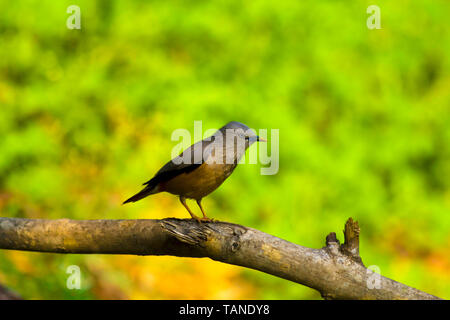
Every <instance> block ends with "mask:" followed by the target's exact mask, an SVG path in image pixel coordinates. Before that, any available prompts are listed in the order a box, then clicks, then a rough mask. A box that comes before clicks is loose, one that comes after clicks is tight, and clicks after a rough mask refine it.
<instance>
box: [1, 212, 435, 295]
mask: <svg viewBox="0 0 450 320" xmlns="http://www.w3.org/2000/svg"><path fill="white" fill-rule="evenodd" d="M344 235H345V243H344V244H342V245H340V244H339V241H338V240H337V238H336V234H335V233H330V234H329V235H328V236H327V237H326V246H325V247H323V248H321V249H312V248H307V247H303V246H300V245H296V244H293V243H291V242H288V241H285V240H283V239H280V238H277V237H274V236H272V235H269V234H266V233H264V232H261V231H258V230H255V229H252V228H247V227H244V226H241V225H237V224H232V223H227V222H207V223H198V222H196V221H195V220H193V219H174V218H168V219H162V220H69V219H60V220H39V219H19V218H0V249H10V250H26V251H39V252H54V253H97V254H132V255H172V256H179V257H209V258H211V259H213V260H217V261H221V262H225V263H229V264H234V265H238V266H243V267H247V268H251V269H255V270H259V271H262V272H265V273H268V274H272V275H274V276H277V277H280V278H284V279H287V280H291V281H294V282H296V283H299V284H302V285H305V286H308V287H310V288H313V289H316V290H318V291H319V292H320V293H321V295H322V297H324V298H325V299H385V300H391V299H439V298H438V297H435V296H432V295H430V294H428V293H425V292H422V291H419V290H417V289H414V288H411V287H408V286H406V285H404V284H401V283H399V282H396V281H394V280H391V279H389V278H386V277H384V276H381V275H379V274H376V273H374V272H372V271H371V270H369V269H367V268H366V267H365V266H364V264H363V262H362V260H361V257H360V256H359V226H358V223H357V222H354V221H353V220H352V219H351V218H350V219H349V220H348V221H347V223H346V225H345V230H344Z"/></svg>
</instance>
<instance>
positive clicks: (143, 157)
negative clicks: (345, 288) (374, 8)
mask: <svg viewBox="0 0 450 320" xmlns="http://www.w3.org/2000/svg"><path fill="white" fill-rule="evenodd" d="M73 4H76V5H79V6H80V8H81V30H69V29H67V27H66V20H67V18H68V17H69V14H67V13H66V9H67V7H68V6H69V5H73ZM371 4H377V5H379V6H380V8H381V27H382V29H380V30H369V29H368V28H367V26H366V20H367V18H368V17H369V14H367V13H366V9H367V7H368V6H369V5H371ZM449 12H450V3H449V2H448V1H444V0H440V1H439V0H436V1H429V0H416V1H396V2H392V1H377V2H376V3H374V2H373V1H370V2H369V1H353V2H350V1H336V0H333V1H331V0H330V1H317V0H314V1H312V0H311V1H298V0H284V1H237V0H223V1H125V0H115V1H109V0H98V1H92V0H90V1H88V0H86V1H77V0H70V1H51V0H41V1H25V0H20V1H6V0H0V215H1V216H5V217H23V218H51V219H57V218H72V219H102V218H113V219H116V218H117V219H118V218H131V219H134V218H163V217H173V216H174V217H179V218H187V217H188V214H187V212H186V211H185V209H184V208H183V207H182V206H181V205H180V204H179V202H178V199H177V198H176V197H174V196H172V195H169V194H159V195H155V196H152V197H150V198H147V199H145V200H143V201H141V202H138V203H136V204H133V205H127V206H121V202H122V201H123V200H125V199H126V198H127V197H129V196H131V195H132V194H134V193H135V192H137V191H138V190H139V187H140V184H141V183H143V182H145V181H146V180H148V179H149V178H150V177H151V176H152V175H153V174H154V173H155V172H156V171H157V170H158V169H159V168H160V166H161V165H163V164H164V163H165V162H166V161H168V160H169V158H170V152H171V150H172V148H173V147H174V146H175V144H176V142H173V141H171V140H170V136H171V133H172V131H173V130H175V129H177V128H186V129H188V130H190V131H192V130H193V123H194V120H202V121H203V129H209V128H218V127H220V126H222V125H224V124H225V123H227V122H228V121H231V120H236V121H241V122H243V123H245V124H247V125H249V126H250V127H252V128H255V129H259V128H267V129H269V130H270V129H279V130H280V170H279V172H278V174H276V175H273V176H262V175H260V168H261V165H243V166H240V167H238V168H237V169H236V171H235V172H234V174H233V175H232V176H231V177H230V179H228V180H227V181H226V183H225V184H224V185H223V186H222V187H221V188H219V189H218V190H217V191H215V192H214V193H213V194H211V195H210V196H209V197H207V198H205V200H204V206H205V208H206V210H207V212H208V215H210V216H211V217H214V218H216V219H219V220H226V221H230V222H234V223H239V224H243V225H246V226H250V227H253V228H257V229H259V230H262V231H265V232H268V233H270V234H273V235H276V236H279V237H281V238H283V239H286V240H289V241H292V242H295V243H298V244H301V245H304V246H309V247H314V248H320V247H322V246H324V242H325V236H326V235H327V234H328V233H329V232H331V231H335V232H337V234H338V237H339V238H340V239H341V240H342V232H341V231H342V229H343V227H344V223H345V221H346V219H347V218H348V217H353V218H354V219H356V220H358V221H359V223H360V226H361V256H362V259H363V261H364V263H365V264H366V265H367V266H369V265H377V266H378V267H379V268H380V270H381V274H383V275H384V276H387V277H390V278H393V279H395V280H397V281H400V282H403V283H405V284H407V285H410V286H413V287H416V288H419V289H421V290H424V291H427V292H429V293H431V294H434V295H438V296H440V297H442V298H447V299H448V298H450V234H449V229H450V215H449V213H450V179H449V177H450V143H449V142H450V54H449V52H450V32H449V31H450V30H449V29H450V28H449V26H450V24H449V23H448V13H449ZM252 148H257V147H256V146H253V147H252ZM192 204H193V203H192ZM193 208H195V206H193ZM70 265H78V266H80V268H81V273H82V289H81V290H68V289H67V288H66V279H67V277H68V274H66V270H67V267H68V266H70ZM0 283H2V284H4V285H6V286H8V287H9V288H11V289H13V290H15V291H16V292H18V293H19V294H21V295H22V296H23V297H24V298H28V299H38V298H43V299H51V298H52V299H55V298H57V299H241V298H245V299H260V298H261V299H320V295H319V294H318V293H317V292H315V291H314V290H312V289H309V288H307V287H303V286H301V285H297V284H294V283H291V282H288V281H286V280H282V279H278V278H275V277H273V276H270V275H267V274H263V273H260V272H257V271H252V270H247V269H243V268H240V267H235V266H229V265H225V264H221V263H219V262H215V261H212V260H210V259H188V258H186V259H185V258H175V257H135V256H107V255H58V254H46V253H29V252H19V251H5V250H3V251H0Z"/></svg>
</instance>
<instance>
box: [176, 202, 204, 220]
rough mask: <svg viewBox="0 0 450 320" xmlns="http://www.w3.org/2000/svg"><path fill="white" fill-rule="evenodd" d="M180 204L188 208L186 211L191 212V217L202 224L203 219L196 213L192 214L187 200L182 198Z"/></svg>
mask: <svg viewBox="0 0 450 320" xmlns="http://www.w3.org/2000/svg"><path fill="white" fill-rule="evenodd" d="M180 202H181V204H182V205H183V206H184V207H185V208H186V210H187V211H188V212H189V214H190V215H191V217H192V219H195V220H197V221H198V222H201V221H202V219H201V218H199V217H197V216H196V215H195V214H194V213H192V211H191V209H189V207H188V206H187V204H186V198H185V197H183V196H180Z"/></svg>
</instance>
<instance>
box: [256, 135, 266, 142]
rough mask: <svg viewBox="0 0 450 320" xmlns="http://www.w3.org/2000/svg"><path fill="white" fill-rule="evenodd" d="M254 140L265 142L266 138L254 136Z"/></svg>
mask: <svg viewBox="0 0 450 320" xmlns="http://www.w3.org/2000/svg"><path fill="white" fill-rule="evenodd" d="M256 141H259V142H267V140H266V139H264V138H261V137H259V136H258V137H256Z"/></svg>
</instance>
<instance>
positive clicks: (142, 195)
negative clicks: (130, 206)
mask: <svg viewBox="0 0 450 320" xmlns="http://www.w3.org/2000/svg"><path fill="white" fill-rule="evenodd" d="M155 189H157V187H154V186H146V187H145V188H144V189H142V190H141V191H139V192H138V193H136V194H135V195H134V196H132V197H131V198H129V199H127V200H125V201H124V202H123V203H122V204H125V203H128V202H136V201H138V200H141V199H143V198H145V197H147V196H149V195H151V194H154V193H157V192H158V191H157V190H155Z"/></svg>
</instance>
